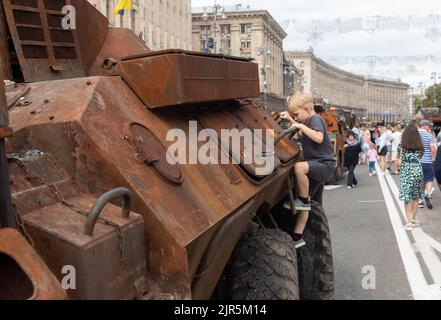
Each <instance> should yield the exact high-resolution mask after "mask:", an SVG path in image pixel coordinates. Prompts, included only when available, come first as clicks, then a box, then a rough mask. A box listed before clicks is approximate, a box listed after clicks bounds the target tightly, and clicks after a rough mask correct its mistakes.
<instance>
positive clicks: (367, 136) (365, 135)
mask: <svg viewBox="0 0 441 320" xmlns="http://www.w3.org/2000/svg"><path fill="white" fill-rule="evenodd" d="M361 143H362V148H363V152H362V153H361V155H362V157H361V164H363V163H368V161H369V160H368V152H369V148H370V145H371V132H370V131H369V129H368V128H367V126H366V125H363V127H362V140H361Z"/></svg>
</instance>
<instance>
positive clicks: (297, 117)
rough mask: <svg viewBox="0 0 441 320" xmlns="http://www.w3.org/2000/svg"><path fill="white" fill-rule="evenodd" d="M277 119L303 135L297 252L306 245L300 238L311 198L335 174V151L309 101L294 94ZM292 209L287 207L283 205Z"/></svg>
mask: <svg viewBox="0 0 441 320" xmlns="http://www.w3.org/2000/svg"><path fill="white" fill-rule="evenodd" d="M280 117H281V118H283V119H287V120H288V121H289V122H290V123H291V127H295V128H297V129H298V130H299V132H300V134H301V135H302V148H303V158H304V161H299V162H297V163H296V164H295V165H294V173H295V176H296V181H297V187H298V191H299V198H298V199H296V200H295V209H296V210H297V211H299V213H298V214H297V223H296V227H295V230H294V237H293V238H294V241H295V244H296V248H300V247H301V246H303V245H305V242H304V240H303V237H302V234H303V231H304V229H305V226H306V223H307V221H308V217H309V211H311V202H310V196H313V195H314V193H315V192H316V191H317V188H318V187H319V186H320V184H321V183H324V182H325V181H327V180H329V179H330V178H331V177H332V176H333V175H334V171H335V160H334V148H333V147H332V143H331V140H330V138H329V136H328V132H327V129H326V124H325V122H324V121H323V119H322V118H321V117H320V116H319V115H318V114H316V113H315V111H314V104H313V101H312V97H311V96H309V95H307V94H305V93H300V92H298V93H296V94H295V95H294V96H292V97H291V98H290V99H289V101H288V111H285V112H282V113H281V114H280ZM286 205H287V207H288V208H291V206H290V203H287V204H286Z"/></svg>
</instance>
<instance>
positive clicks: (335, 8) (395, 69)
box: [192, 0, 441, 86]
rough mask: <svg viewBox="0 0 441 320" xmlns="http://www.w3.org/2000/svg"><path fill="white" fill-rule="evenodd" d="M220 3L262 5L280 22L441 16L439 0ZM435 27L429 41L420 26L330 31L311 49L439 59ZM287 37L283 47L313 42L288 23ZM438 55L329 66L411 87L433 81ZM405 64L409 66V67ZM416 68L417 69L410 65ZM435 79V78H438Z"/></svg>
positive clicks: (197, 1)
mask: <svg viewBox="0 0 441 320" xmlns="http://www.w3.org/2000/svg"><path fill="white" fill-rule="evenodd" d="M218 3H219V4H221V5H236V4H239V3H241V4H242V5H243V6H246V5H250V6H251V7H252V8H253V9H266V10H268V11H269V12H270V14H271V15H272V16H273V17H274V18H275V19H276V20H277V21H279V23H281V24H282V22H283V21H286V20H289V19H297V20H312V19H336V18H356V17H362V18H363V17H367V16H376V15H381V16H401V17H406V16H411V15H412V16H426V15H430V14H441V0H419V1H416V0H400V1H397V0H309V1H305V0H303V1H300V0H296V1H289V0H271V1H269V0H243V1H240V0H235V1H234V0H233V1H231V0H219V1H218ZM213 4H214V0H192V7H202V6H207V5H209V6H211V5H213ZM437 27H439V28H440V29H439V32H440V38H439V39H438V40H437V41H432V40H431V39H429V38H426V37H425V34H426V30H425V29H415V28H411V29H410V30H408V31H398V30H397V31H395V30H385V31H381V32H379V33H377V34H375V35H371V34H369V33H368V32H366V31H355V32H349V33H338V32H331V33H325V34H323V40H324V41H323V42H320V43H318V44H317V45H315V46H313V48H314V53H315V54H316V55H317V56H318V57H320V58H322V59H323V60H325V61H326V60H327V59H331V58H336V57H339V56H344V57H352V56H357V57H360V56H377V57H382V56H398V57H401V56H413V55H418V56H421V55H437V56H440V57H441V23H440V24H439V25H437ZM285 31H286V32H287V33H288V36H287V37H286V38H285V41H284V48H285V50H296V49H297V50H306V49H308V47H310V46H312V44H311V43H309V42H308V41H307V37H308V36H307V34H304V33H299V32H298V31H297V30H295V28H294V27H293V26H292V25H290V26H288V28H287V29H286V30H285ZM440 60H441V59H438V61H437V63H435V62H432V61H429V62H425V63H418V62H410V63H407V62H406V63H401V64H397V63H393V64H388V65H384V66H379V65H377V66H375V67H374V68H373V69H372V68H371V69H369V67H368V66H367V65H366V64H360V63H359V64H355V63H350V64H340V65H339V64H338V63H337V62H331V61H329V62H330V63H332V64H333V65H335V66H337V67H339V68H341V69H345V70H348V71H351V72H354V73H367V72H369V73H370V74H371V75H372V76H377V77H379V78H382V77H387V78H391V79H397V78H401V79H402V81H404V82H407V83H410V84H411V85H414V86H416V83H417V82H419V81H423V82H425V84H426V86H428V85H430V84H432V83H433V80H431V76H430V75H431V73H432V72H434V71H436V72H440V75H441V61H440ZM409 65H413V66H412V67H411V66H409ZM409 68H413V69H414V71H415V72H414V73H413V74H409V73H404V72H403V71H404V70H406V69H409ZM415 68H416V69H415ZM440 81H441V79H440V80H438V82H440Z"/></svg>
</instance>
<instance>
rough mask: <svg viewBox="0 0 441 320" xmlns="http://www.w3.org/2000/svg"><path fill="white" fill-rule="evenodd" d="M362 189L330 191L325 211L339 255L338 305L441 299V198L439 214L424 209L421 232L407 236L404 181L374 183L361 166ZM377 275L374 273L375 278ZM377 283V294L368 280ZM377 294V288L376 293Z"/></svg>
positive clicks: (437, 197)
mask: <svg viewBox="0 0 441 320" xmlns="http://www.w3.org/2000/svg"><path fill="white" fill-rule="evenodd" d="M356 176H357V178H358V180H359V184H358V186H357V188H355V189H347V188H346V181H345V178H346V174H345V175H344V176H343V179H342V180H341V181H339V184H340V185H328V186H326V190H327V191H326V192H325V203H324V207H325V210H326V213H327V216H328V219H329V223H330V227H331V235H332V241H333V243H332V245H333V254H334V267H335V282H336V284H335V285H336V299H344V300H346V299H368V300H371V299H393V300H396V299H400V300H403V299H436V300H439V299H441V287H440V285H441V262H440V258H441V233H440V232H439V230H440V229H441V193H440V191H439V189H438V186H436V191H435V192H434V196H433V204H434V209H433V210H429V209H427V208H426V209H419V211H418V215H417V220H418V221H419V222H420V223H421V227H420V228H416V229H414V230H413V231H411V232H408V231H405V230H404V228H403V225H404V221H405V220H404V206H403V203H402V202H401V201H398V187H399V176H392V175H390V174H389V173H387V174H386V175H385V176H374V177H370V176H369V174H368V169H367V166H366V165H361V166H357V169H356ZM372 270H373V272H372ZM368 273H369V274H370V275H373V276H374V277H375V280H374V287H375V289H367V290H366V289H364V288H363V279H364V278H365V277H366V276H368ZM370 288H372V287H370Z"/></svg>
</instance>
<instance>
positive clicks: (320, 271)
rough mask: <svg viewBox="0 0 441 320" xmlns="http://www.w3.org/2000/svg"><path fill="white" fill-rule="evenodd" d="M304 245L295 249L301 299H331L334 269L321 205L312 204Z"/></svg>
mask: <svg viewBox="0 0 441 320" xmlns="http://www.w3.org/2000/svg"><path fill="white" fill-rule="evenodd" d="M303 239H304V240H305V242H306V245H305V246H303V247H301V248H299V249H298V250H297V259H298V269H299V291H300V299H302V300H332V299H334V266H333V261H332V246H331V236H330V232H329V225H328V219H327V218H326V215H325V212H324V210H323V208H322V207H321V205H320V204H319V203H318V202H316V201H311V211H310V213H309V219H308V223H307V224H306V227H305V231H304V233H303Z"/></svg>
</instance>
